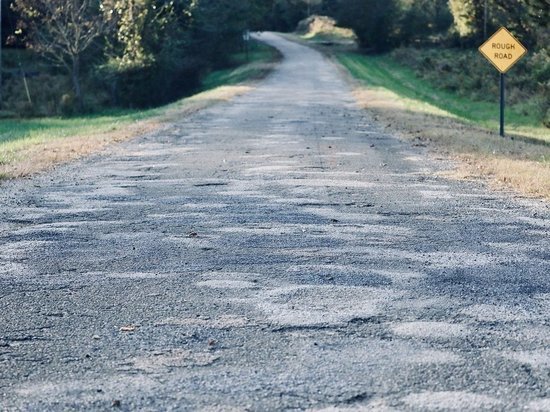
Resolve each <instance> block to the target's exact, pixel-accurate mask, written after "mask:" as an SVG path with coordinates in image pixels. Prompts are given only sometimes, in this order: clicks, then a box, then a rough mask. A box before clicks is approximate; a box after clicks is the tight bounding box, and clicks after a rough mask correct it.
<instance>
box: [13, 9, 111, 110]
mask: <svg viewBox="0 0 550 412" xmlns="http://www.w3.org/2000/svg"><path fill="white" fill-rule="evenodd" d="M98 6H99V5H98V1H97V0H56V1H52V0H15V1H14V3H13V6H12V7H13V9H14V10H15V11H16V12H18V13H19V15H20V17H21V20H20V22H19V27H18V31H17V33H18V34H20V35H22V36H24V39H25V42H26V44H27V47H29V48H31V49H33V50H35V51H36V52H38V53H40V54H42V55H43V56H45V57H46V58H48V59H49V60H50V61H52V62H53V63H54V64H56V65H59V66H62V67H64V68H65V69H66V70H67V71H68V73H69V74H70V76H71V80H72V83H73V89H74V93H75V98H76V101H77V103H78V106H79V108H80V109H81V110H82V108H83V96H82V88H81V85H80V71H81V62H82V57H83V55H84V53H85V52H86V51H87V50H88V49H89V48H90V46H91V45H92V44H93V42H94V40H95V39H96V38H98V37H99V36H100V35H101V33H102V32H103V27H104V21H103V18H102V16H101V14H100V13H99V10H98Z"/></svg>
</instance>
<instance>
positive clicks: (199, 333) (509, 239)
mask: <svg viewBox="0 0 550 412" xmlns="http://www.w3.org/2000/svg"><path fill="white" fill-rule="evenodd" d="M262 37H263V39H264V40H266V41H267V42H269V43H271V44H273V45H275V46H276V47H278V48H279V49H280V50H281V51H282V52H283V53H284V55H285V60H284V61H283V63H282V64H281V65H280V66H279V68H278V69H277V70H276V71H275V72H274V73H273V74H272V75H271V76H269V77H268V78H267V79H266V80H265V81H263V82H261V83H260V84H259V85H258V87H257V88H255V89H254V90H253V91H251V92H249V93H248V94H245V95H243V96H240V97H237V98H235V99H234V100H233V101H231V102H227V103H223V104H219V105H217V106H215V107H213V108H210V109H206V110H204V111H202V112H200V113H198V114H195V115H193V116H191V117H188V118H185V119H182V120H181V121H176V122H174V123H173V124H170V125H168V126H167V127H166V128H165V129H163V130H161V131H159V132H156V133H153V134H150V135H147V136H143V137H141V138H138V139H136V140H134V141H131V142H127V143H124V144H121V145H119V146H116V147H115V148H113V149H112V150H110V152H109V153H103V154H101V155H97V156H93V157H90V158H87V159H86V160H83V161H80V162H76V163H73V164H70V165H68V166H63V167H60V168H58V169H57V170H55V171H54V172H51V173H47V174H44V175H41V176H37V177H35V178H33V179H30V180H20V181H16V182H9V183H4V184H3V185H2V186H1V187H0V191H1V193H0V410H8V411H11V410H37V411H43V410H73V409H75V410H76V409H92V410H110V409H121V410H145V411H147V410H150V411H155V410H167V409H174V410H193V411H195V410H253V411H267V410H283V409H284V410H293V409H295V410H323V409H327V410H347V409H351V410H359V409H361V408H364V409H365V410H405V411H407V410H547V411H548V410H550V234H549V232H550V219H549V218H550V211H549V208H548V206H547V205H546V204H544V203H542V202H540V201H534V200H533V201H529V200H526V199H521V198H518V197H514V196H513V195H511V194H506V193H495V192H491V191H490V190H488V189H487V188H485V187H483V186H482V185H481V184H479V183H475V182H460V181H453V180H448V179H446V178H444V177H442V175H441V174H440V173H438V172H441V171H442V170H445V169H447V168H449V166H450V165H449V163H448V162H446V161H443V160H437V159H433V158H430V157H429V156H428V155H427V154H426V153H424V152H422V150H423V149H421V148H415V147H412V146H411V145H410V143H406V142H402V141H399V140H398V139H397V138H395V137H393V136H391V135H388V134H387V133H385V132H384V131H383V130H382V129H381V128H380V127H379V126H377V125H376V124H375V123H374V122H373V121H372V120H371V119H370V118H369V117H368V115H367V114H366V113H365V112H363V111H362V110H361V109H360V108H358V107H357V106H356V104H355V102H354V100H353V97H352V95H351V93H350V87H349V86H348V85H347V84H346V82H345V80H344V78H343V77H342V75H341V73H340V72H339V71H338V69H337V68H335V67H334V66H333V65H332V64H331V63H330V62H329V61H328V60H326V59H325V58H323V57H322V56H321V55H320V54H319V53H317V52H315V51H313V50H310V49H308V48H306V47H304V46H301V45H297V44H294V43H290V42H288V41H286V40H283V39H281V38H278V37H276V36H275V35H272V34H267V33H265V34H263V35H262Z"/></svg>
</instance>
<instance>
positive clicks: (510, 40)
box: [479, 27, 527, 73]
mask: <svg viewBox="0 0 550 412" xmlns="http://www.w3.org/2000/svg"><path fill="white" fill-rule="evenodd" d="M479 51H480V52H481V54H483V55H484V56H485V57H486V58H487V60H489V61H490V62H491V63H492V64H493V66H495V67H496V68H497V70H498V71H499V72H501V73H506V72H507V71H508V70H510V68H511V67H512V66H513V65H514V64H516V63H517V62H518V61H519V60H520V59H521V58H522V57H523V56H525V53H527V49H526V48H525V47H523V44H521V43H520V42H519V40H518V39H516V38H515V37H514V36H512V33H510V32H509V31H508V30H506V29H505V28H504V27H501V28H500V29H498V30H497V31H496V33H495V34H493V35H492V36H491V37H489V40H487V41H486V42H485V43H483V44H482V45H481V47H480V48H479Z"/></svg>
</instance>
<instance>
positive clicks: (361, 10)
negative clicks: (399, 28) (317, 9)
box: [336, 0, 399, 52]
mask: <svg viewBox="0 0 550 412" xmlns="http://www.w3.org/2000/svg"><path fill="white" fill-rule="evenodd" d="M398 6H399V4H398V1H397V0H384V1H379V0H340V1H339V11H338V13H337V16H336V18H337V20H338V23H339V25H343V26H347V27H350V28H351V29H353V30H354V31H355V34H356V35H357V37H358V38H359V42H360V44H361V46H362V47H363V48H365V49H369V50H372V51H375V52H383V51H386V50H389V49H390V48H391V47H392V46H393V45H394V43H395V35H396V33H395V28H396V24H395V23H396V21H397V18H398V11H399V7H398Z"/></svg>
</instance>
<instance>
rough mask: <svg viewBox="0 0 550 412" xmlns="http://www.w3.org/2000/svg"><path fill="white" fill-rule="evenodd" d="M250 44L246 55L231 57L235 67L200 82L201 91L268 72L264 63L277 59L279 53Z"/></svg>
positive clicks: (253, 42)
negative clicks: (201, 85)
mask: <svg viewBox="0 0 550 412" xmlns="http://www.w3.org/2000/svg"><path fill="white" fill-rule="evenodd" d="M250 43H251V44H250V50H249V53H248V55H247V53H246V52H241V53H237V54H235V55H234V56H233V58H232V63H233V65H234V66H236V67H232V68H228V69H224V70H217V71H214V72H212V73H210V74H209V75H208V76H206V77H205V78H204V80H203V82H202V84H203V90H210V89H214V88H216V87H219V86H224V85H232V84H238V83H242V82H244V81H247V80H254V79H258V78H261V77H263V76H264V75H265V74H266V72H267V71H268V70H269V68H268V67H267V66H266V63H270V62H273V61H275V60H277V59H279V56H280V55H279V52H277V51H276V50H275V49H273V48H272V47H268V46H266V45H264V44H263V43H258V42H255V41H251V42H250Z"/></svg>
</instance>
